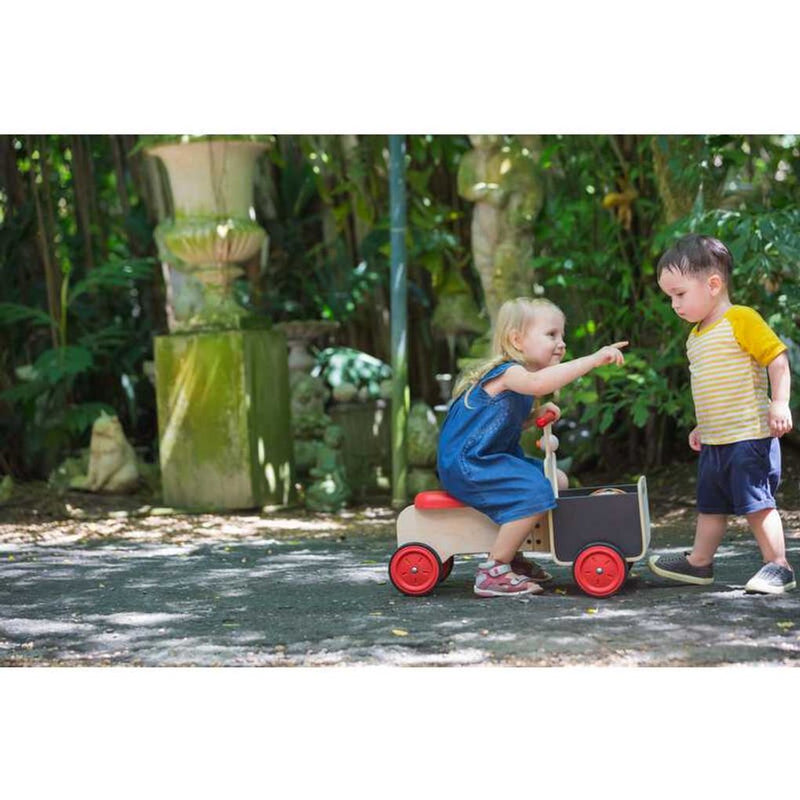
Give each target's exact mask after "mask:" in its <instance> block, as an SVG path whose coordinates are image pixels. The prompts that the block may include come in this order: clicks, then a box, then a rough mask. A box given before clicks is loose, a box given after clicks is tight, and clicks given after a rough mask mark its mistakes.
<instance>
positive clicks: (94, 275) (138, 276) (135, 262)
mask: <svg viewBox="0 0 800 800" xmlns="http://www.w3.org/2000/svg"><path fill="white" fill-rule="evenodd" d="M155 264H156V261H155V260H154V259H152V258H129V259H126V260H124V261H113V262H110V263H108V264H103V265H101V266H99V267H95V268H94V269H93V270H90V271H89V273H88V274H87V275H86V277H85V278H84V279H83V280H81V281H78V282H77V283H75V284H74V285H73V286H72V288H71V289H70V292H69V303H72V302H73V301H74V300H75V298H76V297H80V295H82V294H84V293H86V292H89V291H92V290H93V289H117V288H127V287H129V286H130V285H131V283H132V282H134V281H139V280H147V279H148V278H152V277H153V267H154V266H155Z"/></svg>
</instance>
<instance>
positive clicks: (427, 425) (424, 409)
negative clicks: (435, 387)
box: [407, 402, 440, 496]
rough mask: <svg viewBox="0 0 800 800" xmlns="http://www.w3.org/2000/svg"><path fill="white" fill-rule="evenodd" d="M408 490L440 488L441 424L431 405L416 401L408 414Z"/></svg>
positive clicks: (416, 491)
mask: <svg viewBox="0 0 800 800" xmlns="http://www.w3.org/2000/svg"><path fill="white" fill-rule="evenodd" d="M407 430H408V465H409V471H408V491H409V493H410V494H411V495H412V496H413V495H415V494H417V493H418V492H424V491H428V490H429V489H438V488H440V487H439V481H438V479H437V477H436V471H435V467H436V448H437V445H438V442H439V426H438V425H437V423H436V415H435V414H434V413H433V410H432V409H431V408H430V406H428V405H426V404H425V403H423V402H416V403H414V404H413V405H412V406H411V410H410V411H409V414H408V428H407Z"/></svg>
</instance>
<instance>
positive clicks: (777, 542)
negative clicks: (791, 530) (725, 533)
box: [747, 508, 791, 569]
mask: <svg viewBox="0 0 800 800" xmlns="http://www.w3.org/2000/svg"><path fill="white" fill-rule="evenodd" d="M747 522H748V524H749V525H750V530H751V531H753V536H755V537H756V542H758V547H759V549H760V550H761V555H762V557H763V558H764V561H765V562H770V561H773V562H775V563H776V564H780V565H781V566H782V567H786V568H787V569H791V566H790V564H789V562H788V561H787V560H786V542H785V541H784V538H783V523H782V522H781V517H780V514H779V513H778V510H777V509H775V508H765V509H762V510H761V511H754V512H753V513H752V514H747Z"/></svg>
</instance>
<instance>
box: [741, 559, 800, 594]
mask: <svg viewBox="0 0 800 800" xmlns="http://www.w3.org/2000/svg"><path fill="white" fill-rule="evenodd" d="M794 588H795V582H794V572H793V571H792V570H790V569H786V567H782V566H781V565H780V564H776V563H775V562H774V561H770V562H768V563H766V564H764V566H763V567H761V569H760V570H759V571H758V572H756V574H755V575H753V577H752V578H750V580H749V581H747V583H746V584H745V585H744V590H745V591H746V592H758V593H759V594H783V593H784V592H788V591H789V590H790V589H794Z"/></svg>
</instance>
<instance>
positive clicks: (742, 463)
mask: <svg viewBox="0 0 800 800" xmlns="http://www.w3.org/2000/svg"><path fill="white" fill-rule="evenodd" d="M780 480H781V446H780V442H779V441H778V440H777V439H776V438H774V437H768V438H766V439H746V440H745V441H743V442H733V443H732V444H704V445H703V446H702V447H701V448H700V463H699V464H698V465H697V510H698V511H699V512H700V513H701V514H737V515H743V514H752V513H753V512H754V511H762V510H763V509H765V508H775V507H776V506H775V492H776V491H777V489H778V484H779V483H780Z"/></svg>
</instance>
